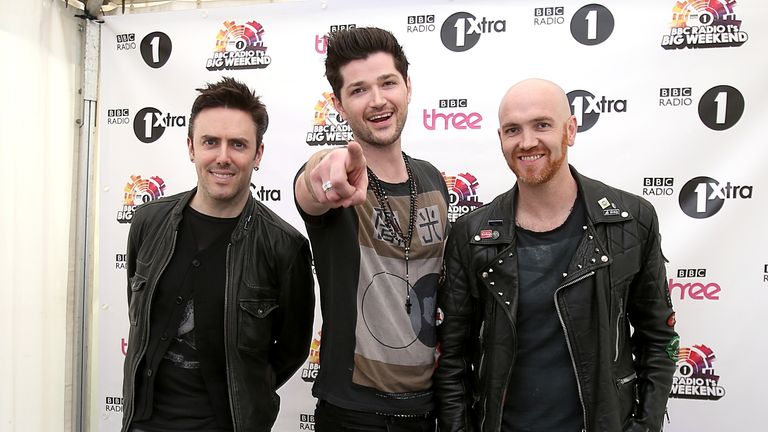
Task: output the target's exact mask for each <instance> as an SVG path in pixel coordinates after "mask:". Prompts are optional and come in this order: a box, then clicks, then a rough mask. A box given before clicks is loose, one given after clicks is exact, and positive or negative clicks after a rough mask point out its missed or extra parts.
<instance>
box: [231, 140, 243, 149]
mask: <svg viewBox="0 0 768 432" xmlns="http://www.w3.org/2000/svg"><path fill="white" fill-rule="evenodd" d="M232 147H234V148H236V149H238V150H242V149H244V148H245V143H244V142H241V141H234V142H232Z"/></svg>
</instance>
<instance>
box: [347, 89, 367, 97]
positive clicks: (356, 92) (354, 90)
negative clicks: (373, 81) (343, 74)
mask: <svg viewBox="0 0 768 432" xmlns="http://www.w3.org/2000/svg"><path fill="white" fill-rule="evenodd" d="M364 91H365V90H364V89H363V88H362V87H356V88H353V89H352V90H350V91H349V94H350V95H356V94H360V93H362V92H364Z"/></svg>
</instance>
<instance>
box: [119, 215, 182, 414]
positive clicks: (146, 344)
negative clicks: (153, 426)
mask: <svg viewBox="0 0 768 432" xmlns="http://www.w3.org/2000/svg"><path fill="white" fill-rule="evenodd" d="M178 233H179V231H178V229H177V230H176V231H174V232H173V241H172V243H171V251H170V253H168V256H167V257H166V259H165V263H163V266H162V267H161V268H160V272H159V273H157V277H156V278H155V281H154V283H153V284H152V292H150V293H149V298H148V299H147V303H146V304H147V305H151V304H152V298H153V297H154V296H155V290H156V288H157V281H159V280H160V276H162V275H163V272H164V271H165V268H166V267H168V263H170V262H171V257H173V252H174V251H175V250H176V235H177V234H178ZM147 282H149V281H147ZM149 315H150V314H149V311H147V313H145V314H144V316H145V320H144V332H145V333H146V334H147V335H148V334H149ZM144 339H145V340H144V346H142V347H141V352H140V353H139V356H138V357H137V359H138V361H136V363H135V364H134V365H133V368H132V370H131V380H132V382H133V392H132V393H133V400H132V401H131V409H130V412H129V413H128V421H127V422H125V424H126V425H130V424H131V421H133V412H134V407H135V403H134V401H135V400H136V372H137V371H138V369H139V363H141V359H142V358H143V357H144V354H146V353H147V348H148V347H149V340H148V338H147V337H146V336H145V338H144Z"/></svg>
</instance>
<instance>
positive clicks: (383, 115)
mask: <svg viewBox="0 0 768 432" xmlns="http://www.w3.org/2000/svg"><path fill="white" fill-rule="evenodd" d="M391 117H392V113H391V112H388V113H381V114H376V115H372V116H370V117H368V121H370V122H373V123H381V122H383V121H386V120H389V119H390V118H391Z"/></svg>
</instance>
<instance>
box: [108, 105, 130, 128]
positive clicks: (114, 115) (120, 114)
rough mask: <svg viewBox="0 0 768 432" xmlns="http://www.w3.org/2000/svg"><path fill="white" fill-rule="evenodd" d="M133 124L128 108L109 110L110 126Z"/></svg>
mask: <svg viewBox="0 0 768 432" xmlns="http://www.w3.org/2000/svg"><path fill="white" fill-rule="evenodd" d="M129 123H131V112H130V110H129V109H128V108H115V109H108V110H107V124H108V125H124V124H129Z"/></svg>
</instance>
